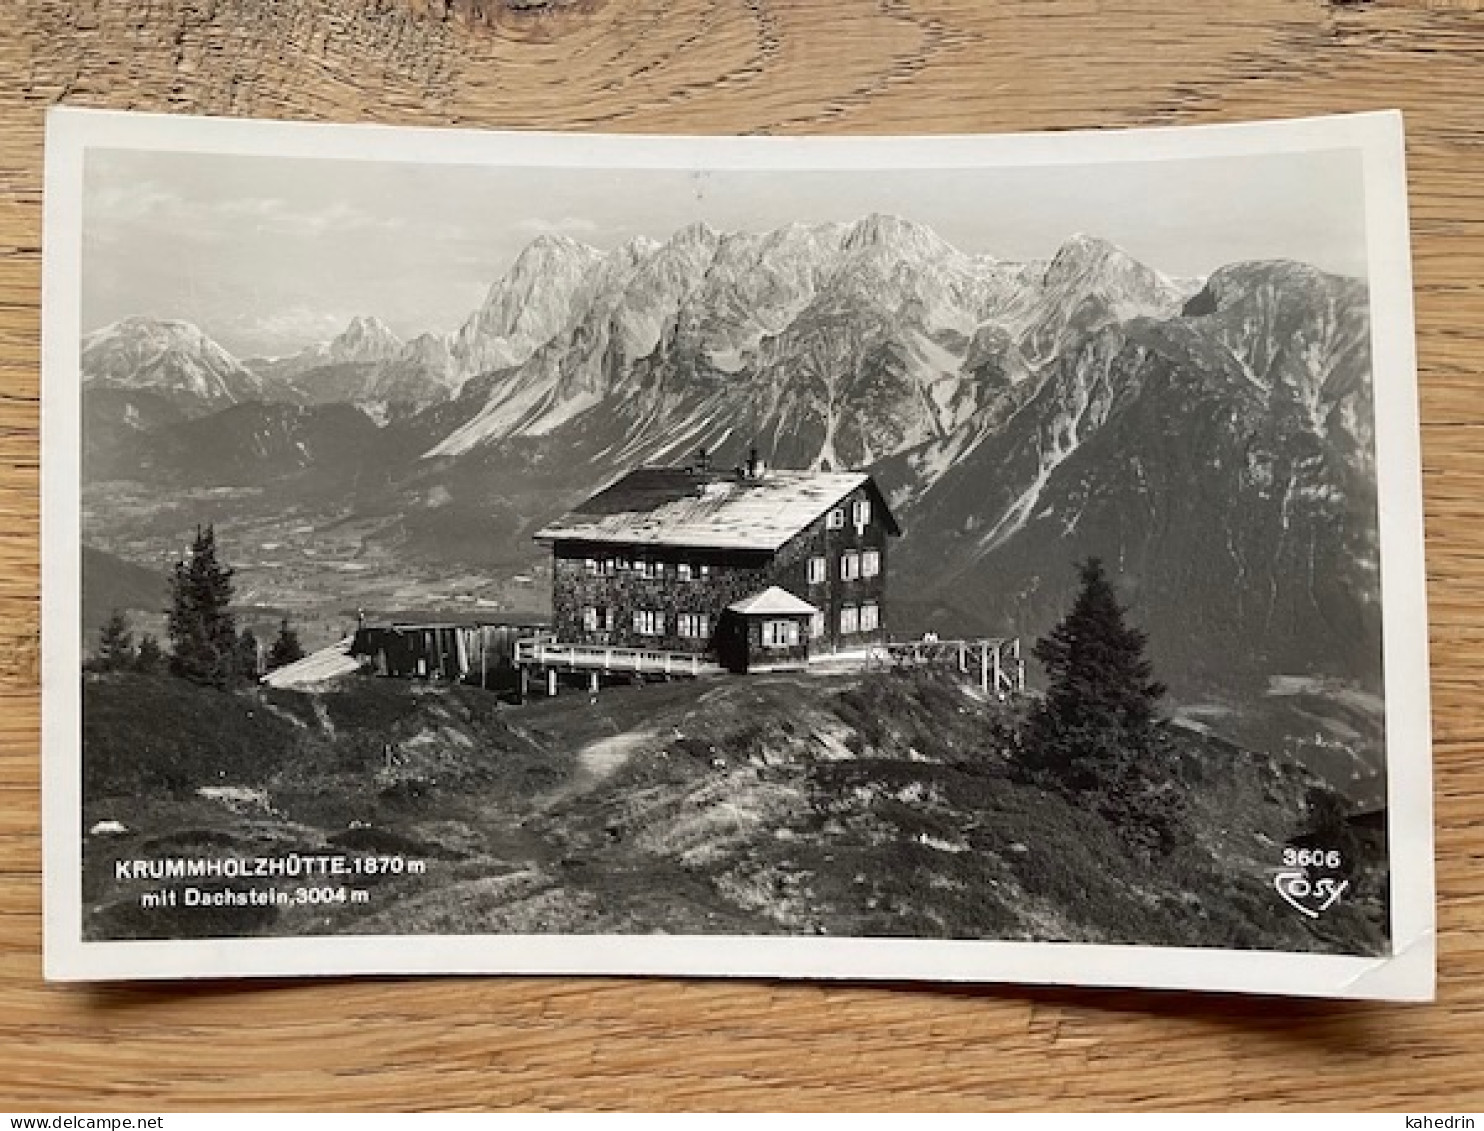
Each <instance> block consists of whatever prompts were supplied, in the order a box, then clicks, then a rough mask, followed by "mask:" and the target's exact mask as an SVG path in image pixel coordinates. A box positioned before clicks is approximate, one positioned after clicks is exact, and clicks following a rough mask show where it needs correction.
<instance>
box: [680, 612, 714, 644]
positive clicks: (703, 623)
mask: <svg viewBox="0 0 1484 1131" xmlns="http://www.w3.org/2000/svg"><path fill="white" fill-rule="evenodd" d="M680 635H681V636H685V637H689V638H690V639H691V640H705V639H706V638H707V637H708V636H710V635H711V618H710V617H709V616H708V615H706V614H705V613H681V614H680Z"/></svg>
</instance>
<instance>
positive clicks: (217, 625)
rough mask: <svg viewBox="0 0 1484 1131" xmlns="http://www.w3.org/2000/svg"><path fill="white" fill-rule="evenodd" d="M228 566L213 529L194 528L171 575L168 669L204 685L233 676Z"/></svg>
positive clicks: (234, 635) (234, 657) (234, 630)
mask: <svg viewBox="0 0 1484 1131" xmlns="http://www.w3.org/2000/svg"><path fill="white" fill-rule="evenodd" d="M232 573H233V571H232V570H231V569H230V568H228V567H227V566H224V565H222V564H221V562H219V561H218V560H217V555H216V531H215V530H214V529H213V528H212V527H210V526H207V527H205V528H202V527H199V526H198V527H197V528H196V537H195V540H194V541H193V542H192V543H191V551H190V554H189V556H188V557H187V558H185V559H184V560H183V561H180V562H177V563H176V565H175V569H174V572H173V575H172V577H171V585H170V588H171V606H170V619H169V632H170V646H171V656H170V671H171V673H172V674H174V675H178V676H180V677H181V678H183V679H188V680H190V681H191V682H193V683H200V684H204V685H206V686H208V687H230V686H231V685H232V684H233V683H235V682H236V680H237V678H238V666H239V665H238V652H237V647H238V645H237V621H236V618H235V617H234V616H233V615H232V613H231V611H230V609H229V606H230V605H231V602H232Z"/></svg>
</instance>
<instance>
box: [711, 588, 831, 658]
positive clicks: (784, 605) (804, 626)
mask: <svg viewBox="0 0 1484 1131" xmlns="http://www.w3.org/2000/svg"><path fill="white" fill-rule="evenodd" d="M818 613H819V609H818V608H816V607H815V606H814V605H811V604H810V603H809V602H808V601H805V600H804V599H803V598H802V597H798V596H796V595H795V594H793V593H790V592H789V591H788V590H787V589H784V588H782V587H781V586H778V585H772V586H769V587H768V588H767V589H764V590H763V591H762V592H761V593H754V594H753V595H752V596H750V597H744V598H743V599H742V600H740V601H734V602H733V603H732V604H730V605H728V606H727V607H726V611H725V613H724V614H723V615H722V618H721V624H720V625H719V627H718V632H717V658H718V659H720V661H721V663H722V666H723V667H725V668H727V669H728V670H730V671H733V672H767V671H781V670H785V669H789V668H806V667H808V666H809V638H810V634H811V632H812V626H813V624H814V618H815V617H816V616H817V615H818Z"/></svg>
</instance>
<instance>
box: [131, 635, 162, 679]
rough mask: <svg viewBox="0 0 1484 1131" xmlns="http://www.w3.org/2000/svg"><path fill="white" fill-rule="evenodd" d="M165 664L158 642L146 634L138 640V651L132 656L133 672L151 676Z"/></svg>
mask: <svg viewBox="0 0 1484 1131" xmlns="http://www.w3.org/2000/svg"><path fill="white" fill-rule="evenodd" d="M164 662H165V653H164V651H163V650H162V649H161V648H160V642H159V641H158V640H156V639H155V638H154V637H153V636H152V635H150V634H149V633H148V632H146V633H145V634H144V635H143V636H141V637H140V638H139V650H138V651H137V652H136V653H135V654H134V670H135V671H136V672H142V673H144V674H145V675H153V674H154V673H155V672H157V671H159V670H160V668H161V666H162V665H163V664H164Z"/></svg>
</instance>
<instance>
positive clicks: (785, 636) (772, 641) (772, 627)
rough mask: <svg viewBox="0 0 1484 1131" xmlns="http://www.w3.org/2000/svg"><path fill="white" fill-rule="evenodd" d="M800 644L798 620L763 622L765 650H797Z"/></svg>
mask: <svg viewBox="0 0 1484 1131" xmlns="http://www.w3.org/2000/svg"><path fill="white" fill-rule="evenodd" d="M798 644H799V622H798V621H796V620H765V621H763V647H764V648H796V647H798Z"/></svg>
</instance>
